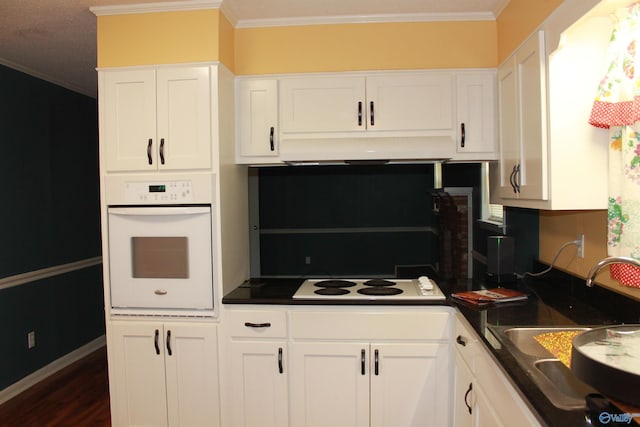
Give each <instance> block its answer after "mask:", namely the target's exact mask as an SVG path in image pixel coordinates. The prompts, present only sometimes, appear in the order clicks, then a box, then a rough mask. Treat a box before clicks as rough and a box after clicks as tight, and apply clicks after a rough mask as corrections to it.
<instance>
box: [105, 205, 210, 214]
mask: <svg viewBox="0 0 640 427" xmlns="http://www.w3.org/2000/svg"><path fill="white" fill-rule="evenodd" d="M108 212H109V215H122V216H150V215H163V216H168V215H200V214H208V213H210V212H211V209H210V208H209V207H203V206H171V207H153V208H146V207H140V208H136V207H131V208H130V207H127V208H109V209H108Z"/></svg>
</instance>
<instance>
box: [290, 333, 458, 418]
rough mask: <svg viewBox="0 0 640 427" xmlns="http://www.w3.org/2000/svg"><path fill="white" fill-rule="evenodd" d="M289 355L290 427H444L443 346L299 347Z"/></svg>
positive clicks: (325, 344)
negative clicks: (290, 379) (429, 426)
mask: <svg viewBox="0 0 640 427" xmlns="http://www.w3.org/2000/svg"><path fill="white" fill-rule="evenodd" d="M291 354H292V355H291V357H292V359H291V365H292V368H291V369H292V370H291V375H292V379H293V380H292V383H291V391H292V393H291V417H292V424H293V425H295V426H307V427H311V426H344V427H347V426H389V427H392V426H393V427H397V426H424V425H433V426H443V425H447V422H448V419H449V416H448V405H449V396H448V390H449V387H448V383H449V345H448V344H443V343H367V342H359V343H352V342H348V343H345V342H300V343H293V344H292V352H291Z"/></svg>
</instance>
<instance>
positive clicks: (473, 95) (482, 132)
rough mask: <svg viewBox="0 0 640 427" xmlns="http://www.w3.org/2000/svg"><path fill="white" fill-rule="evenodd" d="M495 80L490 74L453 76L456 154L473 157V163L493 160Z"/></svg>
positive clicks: (491, 73)
mask: <svg viewBox="0 0 640 427" xmlns="http://www.w3.org/2000/svg"><path fill="white" fill-rule="evenodd" d="M495 78H496V76H495V73H493V72H482V73H481V72H477V73H469V74H459V75H457V76H456V99H457V102H456V111H457V121H456V128H457V131H456V132H457V138H456V141H457V149H456V151H457V153H458V154H475V155H476V156H474V157H473V159H474V160H495V159H497V154H498V153H497V151H498V149H497V147H498V145H497V139H496V133H495V123H496V120H495V111H496V108H495V98H496V97H495ZM459 157H460V158H461V159H463V158H464V156H459Z"/></svg>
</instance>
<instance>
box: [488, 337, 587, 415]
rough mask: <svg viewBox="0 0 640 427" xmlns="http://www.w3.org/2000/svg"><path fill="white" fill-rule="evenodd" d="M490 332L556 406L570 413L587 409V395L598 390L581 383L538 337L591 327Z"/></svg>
mask: <svg viewBox="0 0 640 427" xmlns="http://www.w3.org/2000/svg"><path fill="white" fill-rule="evenodd" d="M490 329H491V331H492V332H493V334H494V335H495V336H496V338H497V339H498V341H500V343H501V344H502V345H503V346H504V348H505V349H507V350H509V352H510V353H511V354H512V355H513V356H514V357H515V359H516V360H517V361H518V363H519V364H520V365H521V366H522V367H523V368H524V369H525V370H526V371H527V373H528V374H529V376H530V377H531V379H532V380H533V382H534V383H535V384H536V385H537V386H538V387H539V388H540V390H541V391H542V392H543V393H544V395H545V396H546V397H547V398H548V399H549V401H550V402H551V403H552V404H553V405H555V406H556V407H558V408H561V409H568V410H572V409H583V408H585V399H584V398H585V396H586V395H587V394H589V393H594V392H595V390H594V389H592V388H591V387H589V386H588V385H586V384H584V383H583V382H582V381H580V380H578V379H577V378H576V377H575V376H574V375H573V373H572V372H571V369H569V368H568V367H567V366H565V365H564V364H563V363H562V362H561V361H560V360H559V359H557V358H555V357H554V356H553V355H552V354H551V353H550V352H549V351H548V350H547V349H545V348H544V347H543V346H542V345H540V343H538V341H536V340H535V338H534V336H536V335H540V334H545V333H548V332H561V331H587V330H589V329H590V328H586V327H504V326H495V327H490Z"/></svg>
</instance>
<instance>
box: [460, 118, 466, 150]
mask: <svg viewBox="0 0 640 427" xmlns="http://www.w3.org/2000/svg"><path fill="white" fill-rule="evenodd" d="M460 135H461V136H460V147H462V148H464V140H465V139H466V132H465V130H464V123H460Z"/></svg>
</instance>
